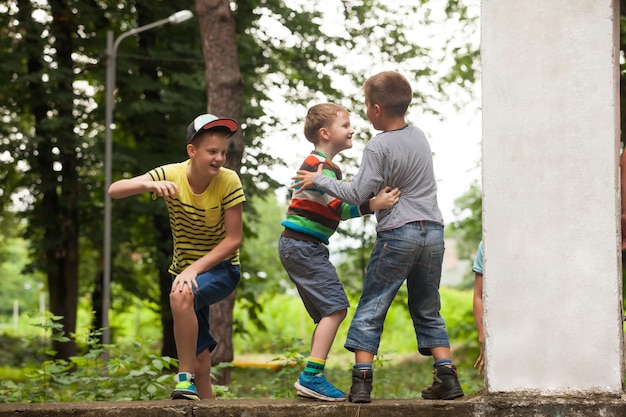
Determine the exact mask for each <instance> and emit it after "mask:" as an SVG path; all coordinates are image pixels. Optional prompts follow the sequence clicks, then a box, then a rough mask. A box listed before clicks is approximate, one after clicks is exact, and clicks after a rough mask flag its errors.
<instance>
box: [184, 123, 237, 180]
mask: <svg viewBox="0 0 626 417" xmlns="http://www.w3.org/2000/svg"><path fill="white" fill-rule="evenodd" d="M227 151H228V134H227V133H225V132H221V131H208V132H206V133H204V134H202V135H199V136H197V137H196V138H194V140H193V142H191V143H190V144H189V145H187V154H188V155H189V158H190V159H191V163H192V166H193V167H194V171H195V172H196V173H198V174H199V175H202V176H206V177H209V178H210V177H213V176H215V175H217V173H218V172H219V170H220V168H221V167H222V166H224V163H225V162H226V152H227Z"/></svg>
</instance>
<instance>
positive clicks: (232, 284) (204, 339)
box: [172, 261, 241, 355]
mask: <svg viewBox="0 0 626 417" xmlns="http://www.w3.org/2000/svg"><path fill="white" fill-rule="evenodd" d="M174 278H175V277H172V281H173V279H174ZM240 279H241V274H240V268H239V265H233V264H232V263H230V261H223V262H221V263H219V264H217V265H215V266H214V267H213V268H211V269H209V270H208V271H206V272H203V273H201V274H198V276H197V277H196V282H197V283H198V289H197V290H196V288H195V287H194V288H193V292H194V309H195V311H196V317H197V319H198V342H197V344H196V355H199V354H200V353H202V351H204V350H205V349H209V352H212V351H213V350H214V349H215V347H216V346H217V340H215V338H214V337H213V335H211V332H210V326H209V307H210V306H211V304H215V303H217V302H219V301H222V300H223V299H224V298H226V297H228V296H229V295H230V294H231V293H232V292H233V291H235V288H237V285H238V284H239V281H240Z"/></svg>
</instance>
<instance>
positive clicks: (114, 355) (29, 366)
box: [0, 313, 177, 403]
mask: <svg viewBox="0 0 626 417" xmlns="http://www.w3.org/2000/svg"><path fill="white" fill-rule="evenodd" d="M59 320H60V317H57V316H53V315H51V314H50V313H47V314H45V315H44V316H43V317H41V318H37V319H35V320H34V321H33V323H32V324H33V326H35V327H37V328H39V329H40V330H41V333H42V335H38V336H30V337H28V338H27V342H26V345H28V346H31V347H33V348H34V357H36V358H37V360H33V359H32V358H31V360H30V361H28V362H26V363H25V364H24V366H25V369H24V371H23V374H21V375H19V376H18V377H17V378H14V379H7V378H6V377H7V376H8V373H5V374H4V376H5V378H2V380H0V398H2V402H7V403H31V402H52V401H130V400H139V399H143V400H147V399H156V398H166V395H167V394H169V391H168V389H169V388H171V381H172V379H171V375H170V374H169V373H166V372H167V371H168V370H170V369H172V368H175V367H176V366H177V361H176V360H175V359H173V358H169V357H158V356H157V355H155V354H154V353H151V352H147V351H146V349H145V346H146V344H145V343H144V342H143V341H141V340H136V341H134V342H133V343H132V344H131V345H130V346H129V347H128V350H127V351H129V352H131V355H127V354H123V353H122V352H121V351H119V349H118V348H117V347H115V346H102V345H101V344H100V343H99V342H98V340H99V336H100V334H99V333H100V332H97V331H94V332H90V336H89V338H88V340H87V343H86V345H85V347H84V348H85V353H84V354H82V355H78V356H74V357H72V358H70V360H63V359H53V357H54V355H55V353H56V352H54V350H53V349H52V344H51V342H52V340H53V339H55V338H56V339H57V340H58V341H61V342H63V341H65V337H63V336H60V335H59V332H58V331H55V330H59V329H60V327H62V325H61V324H60V323H59ZM105 351H106V353H107V355H109V356H110V359H109V360H108V361H105V360H104V359H103V354H104V353H105Z"/></svg>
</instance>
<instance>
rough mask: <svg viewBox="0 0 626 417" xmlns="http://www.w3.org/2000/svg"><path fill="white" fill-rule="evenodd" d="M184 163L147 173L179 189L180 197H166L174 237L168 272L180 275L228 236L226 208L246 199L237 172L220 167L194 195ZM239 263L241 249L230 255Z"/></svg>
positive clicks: (154, 178) (185, 163)
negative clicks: (175, 185)
mask: <svg viewBox="0 0 626 417" xmlns="http://www.w3.org/2000/svg"><path fill="white" fill-rule="evenodd" d="M188 164H189V160H187V161H185V162H180V163H175V164H169V165H163V166H161V167H158V168H155V169H153V170H151V171H149V172H148V174H149V175H150V177H152V180H153V181H172V182H175V183H176V184H177V185H178V188H180V193H179V194H178V198H176V199H173V200H165V203H166V205H167V210H168V212H169V218H170V228H171V229H172V238H173V240H174V257H173V259H172V264H171V265H170V268H169V272H170V273H172V274H174V275H178V274H180V273H181V272H182V271H183V270H184V269H185V268H187V267H188V266H189V265H191V264H192V263H194V262H195V261H196V260H198V259H200V258H201V257H203V256H204V255H206V253H207V252H209V251H211V250H212V249H213V248H214V247H215V246H217V244H218V243H219V242H221V241H222V240H223V239H224V237H225V235H226V229H225V227H224V211H225V210H227V209H229V208H231V207H234V206H236V205H237V204H240V203H243V202H244V201H246V197H245V195H244V193H243V187H242V185H241V180H240V179H239V176H238V175H237V173H236V172H235V171H232V170H230V169H228V168H223V167H222V168H220V170H219V173H218V174H217V175H216V176H215V177H214V178H213V179H211V182H210V183H209V186H208V187H207V189H206V190H204V192H203V193H202V194H194V193H193V191H191V187H190V186H189V181H188V180H187V165H188ZM227 260H230V261H231V262H232V263H233V264H235V265H238V264H239V250H237V251H235V252H234V253H233V254H232V255H231V256H230V257H228V258H227Z"/></svg>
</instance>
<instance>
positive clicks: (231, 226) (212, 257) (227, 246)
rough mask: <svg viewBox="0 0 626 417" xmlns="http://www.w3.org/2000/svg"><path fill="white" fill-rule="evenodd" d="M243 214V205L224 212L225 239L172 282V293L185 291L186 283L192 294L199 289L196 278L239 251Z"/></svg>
mask: <svg viewBox="0 0 626 417" xmlns="http://www.w3.org/2000/svg"><path fill="white" fill-rule="evenodd" d="M242 213H243V204H241V203H240V204H237V205H235V206H233V207H231V208H229V209H227V210H226V211H224V228H225V229H226V235H225V236H224V239H222V241H221V242H220V243H218V244H217V245H216V246H215V247H214V248H213V249H212V250H211V251H210V252H207V253H206V254H205V255H204V256H203V257H202V258H200V259H198V260H197V261H195V262H194V263H192V264H191V265H189V266H188V267H187V268H185V270H184V271H183V272H181V273H180V274H178V276H177V277H176V278H175V279H174V282H172V292H174V291H176V290H178V291H183V289H184V284H185V283H187V284H188V285H187V290H188V291H189V292H192V288H191V286H192V285H193V286H194V287H195V288H196V289H197V288H198V283H197V282H196V277H197V276H198V274H200V273H202V272H204V271H208V270H209V269H211V268H213V267H214V266H215V265H217V264H219V263H220V262H222V261H223V260H224V259H226V258H228V257H229V256H230V255H231V254H232V253H233V252H235V251H236V250H237V249H239V246H240V245H241V240H242V236H243V226H242V218H243V214H242Z"/></svg>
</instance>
